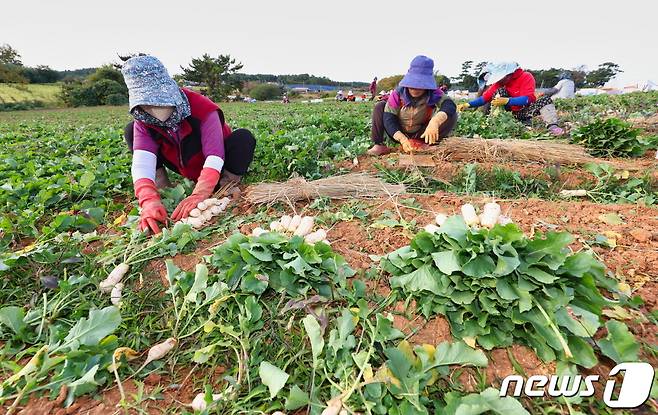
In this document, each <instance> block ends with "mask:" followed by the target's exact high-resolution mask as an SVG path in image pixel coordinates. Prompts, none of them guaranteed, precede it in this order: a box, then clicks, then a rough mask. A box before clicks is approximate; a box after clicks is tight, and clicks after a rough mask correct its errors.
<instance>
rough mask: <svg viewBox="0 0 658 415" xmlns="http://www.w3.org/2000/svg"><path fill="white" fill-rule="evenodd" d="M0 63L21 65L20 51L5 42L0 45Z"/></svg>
mask: <svg viewBox="0 0 658 415" xmlns="http://www.w3.org/2000/svg"><path fill="white" fill-rule="evenodd" d="M0 63H1V64H5V65H17V66H22V65H23V63H22V62H21V55H20V53H18V51H17V50H16V49H14V48H12V47H11V46H10V45H8V44H6V43H5V44H4V45H1V46H0Z"/></svg>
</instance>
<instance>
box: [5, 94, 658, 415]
mask: <svg viewBox="0 0 658 415" xmlns="http://www.w3.org/2000/svg"><path fill="white" fill-rule="evenodd" d="M557 107H558V111H559V112H560V116H561V118H562V119H563V120H564V122H565V125H566V127H567V129H568V131H569V133H570V134H569V138H567V139H564V140H563V142H569V143H572V144H574V145H580V146H582V147H583V148H585V150H587V151H588V152H589V153H590V154H592V155H593V156H596V157H599V158H600V159H601V160H603V161H609V162H612V163H599V164H587V165H568V164H562V163H541V162H531V161H528V162H514V161H509V160H500V162H495V163H491V162H486V163H485V162H469V161H465V160H449V159H448V160H446V159H439V158H437V157H433V162H432V165H428V166H409V165H403V164H402V163H401V155H402V152H401V150H400V149H399V148H398V147H395V150H396V151H394V152H393V153H391V154H389V155H387V156H385V157H382V158H372V157H368V156H366V155H365V151H366V150H367V149H368V148H369V147H370V145H371V142H370V114H371V111H372V104H370V103H334V102H331V103H318V104H302V103H293V104H289V105H284V104H278V103H257V104H243V103H232V104H224V105H222V109H223V110H224V113H225V114H226V118H227V121H228V123H229V124H230V125H231V126H232V127H233V128H248V129H250V130H251V131H252V132H253V133H254V135H255V136H256V140H257V147H256V155H255V158H254V161H253V163H252V165H251V168H250V171H249V173H248V175H247V176H246V178H245V182H244V183H242V184H241V185H240V187H241V189H242V196H239V195H238V196H235V197H234V198H233V199H232V200H231V202H230V204H229V206H228V208H227V209H226V210H225V211H224V212H223V214H221V215H219V216H217V217H215V218H213V220H212V222H211V223H210V224H209V226H206V227H203V228H198V229H197V228H193V227H191V226H189V225H187V224H176V225H174V224H170V225H169V226H168V228H167V229H165V230H164V231H163V233H162V234H159V235H156V236H152V237H151V236H147V235H145V234H142V233H140V232H139V231H138V230H137V221H138V218H139V213H138V206H137V202H136V200H135V198H134V195H133V187H132V181H131V175H130V164H131V155H130V152H129V151H128V148H127V147H126V144H125V142H124V140H123V137H122V134H123V128H124V126H125V124H126V123H127V122H128V121H130V116H129V115H128V113H127V109H126V108H119V107H97V108H76V109H57V110H40V111H24V112H23V111H17V112H7V113H0V144H2V145H1V146H0V160H2V163H0V413H21V411H24V412H23V413H36V412H30V411H37V410H41V411H45V412H43V413H51V412H52V413H58V412H57V411H58V410H60V409H61V410H65V411H68V412H66V413H95V414H104V413H131V414H132V413H135V414H137V413H154V414H155V413H180V414H183V413H194V412H196V413H217V414H238V413H240V414H244V413H250V414H274V413H277V411H280V412H278V413H286V414H302V413H310V414H338V413H348V414H356V413H358V414H484V413H494V414H505V415H508V414H529V413H531V414H535V413H543V414H557V413H571V414H590V413H600V414H606V413H628V414H634V413H652V412H651V411H658V403H657V401H656V399H658V382H657V381H656V380H655V378H654V384H653V388H652V390H651V392H650V397H649V398H648V399H647V400H646V402H644V403H643V404H642V406H641V407H640V408H639V409H632V410H631V409H629V410H620V409H617V410H614V412H613V410H612V409H610V408H607V407H606V406H605V404H604V402H603V400H602V393H603V387H601V388H599V389H597V390H596V393H595V394H594V396H590V397H577V396H576V397H551V396H549V395H546V396H544V397H541V398H534V399H530V398H527V397H520V398H515V397H511V396H508V397H500V396H499V389H500V387H501V383H502V380H503V379H504V378H505V377H506V376H508V375H513V374H518V375H522V376H524V377H527V376H531V375H547V376H552V375H576V374H580V375H583V376H585V375H587V374H598V375H601V376H602V377H606V376H608V374H609V373H610V370H611V369H612V368H613V367H614V366H615V365H616V364H618V363H622V362H631V361H643V362H648V363H650V364H651V365H652V366H653V367H654V368H655V367H656V366H657V365H658V338H657V337H656V336H657V333H658V330H657V328H658V327H657V325H658V168H657V166H658V164H657V162H656V159H655V151H656V148H658V136H657V135H656V134H658V132H657V131H656V120H657V119H658V118H657V111H658V93H655V92H654V93H634V94H628V95H620V96H595V97H583V98H576V99H573V100H561V101H559V102H558V104H557ZM454 135H455V136H459V137H463V138H464V139H467V138H484V139H522V140H536V141H539V142H548V141H549V140H551V138H550V137H549V136H548V135H547V134H546V133H545V129H544V128H543V126H541V125H534V126H532V127H531V128H528V127H526V126H523V125H521V124H520V123H518V122H516V121H515V120H514V119H513V118H512V117H511V116H508V114H501V115H499V116H496V117H489V118H486V117H484V116H483V115H482V114H480V113H478V112H466V113H463V114H461V118H460V120H459V124H458V126H457V128H456V131H455V132H454ZM429 154H430V156H431V155H432V154H433V153H429ZM616 162H619V165H621V163H624V165H625V166H628V168H617V167H614V166H615V164H614V163H616ZM351 172H362V173H369V174H371V175H374V176H376V177H379V178H380V179H381V180H382V181H384V182H387V183H391V184H404V185H405V187H406V192H405V193H403V194H401V195H390V196H385V197H381V198H378V199H367V200H364V199H342V200H336V199H334V200H332V199H329V198H327V197H316V198H311V199H310V200H303V201H294V202H293V201H291V202H288V203H284V202H277V203H272V204H254V203H251V202H249V200H248V199H247V198H246V197H244V195H245V194H247V192H248V190H249V186H252V185H255V184H258V183H263V182H283V181H286V180H288V179H290V178H292V177H297V176H301V177H303V178H305V179H306V180H309V181H310V180H317V179H321V178H326V177H332V176H338V175H342V174H346V173H351ZM170 177H171V179H172V182H174V185H175V187H172V188H169V189H165V190H162V191H161V195H162V198H163V202H164V204H165V207H166V208H167V210H168V212H169V213H170V214H171V212H172V211H173V209H174V208H175V206H176V205H177V204H178V202H179V201H181V200H182V199H183V198H184V197H185V195H186V194H189V193H190V191H191V189H192V188H193V185H194V184H193V183H192V182H190V181H187V180H184V179H182V178H181V177H180V176H177V175H175V174H172V175H170ZM565 190H579V191H580V196H578V197H568V196H565V193H564V191H565ZM566 194H567V195H568V193H566ZM492 203H496V204H497V205H498V206H499V208H500V212H499V213H500V216H504V217H505V218H507V219H509V221H508V222H507V221H505V222H503V221H500V220H497V219H496V220H495V221H494V223H491V225H490V226H485V224H484V222H482V223H480V222H473V223H470V222H469V220H468V217H467V215H466V214H464V213H463V212H464V210H463V207H464V206H465V205H472V206H473V207H474V209H475V210H476V211H477V212H478V213H481V212H483V211H484V209H485V206H487V204H492ZM489 206H492V205H489ZM295 215H298V216H309V217H313V222H312V223H313V224H312V225H311V222H310V221H309V222H308V224H309V229H308V231H310V230H311V229H318V230H319V229H322V230H325V231H326V241H325V240H319V241H317V242H315V241H314V242H309V240H308V239H304V237H303V236H304V235H301V236H300V234H294V229H292V228H291V229H288V228H283V227H279V226H278V225H277V224H279V225H280V223H281V222H282V219H281V218H282V216H290V217H295ZM480 218H481V217H480ZM496 218H498V215H496ZM272 222H276V223H277V224H272ZM271 224H272V225H271ZM428 224H432V225H433V226H432V227H428V226H427V225H428ZM255 228H261V230H260V231H256V232H254V229H255ZM261 231H262V232H261ZM120 264H125V266H124V265H120ZM120 266H121V267H124V268H122V269H119V270H118V271H115V272H116V274H114V275H115V276H118V275H119V274H121V275H120V276H119V278H122V279H121V281H122V283H123V290H122V291H121V292H120V294H119V297H116V298H117V299H116V301H115V297H112V295H110V294H109V293H108V292H105V291H104V290H102V289H101V282H102V281H103V280H105V279H106V278H108V275H109V274H111V273H112V272H113V270H114V269H115V268H118V267H120ZM119 271H120V272H119ZM599 386H601V385H599ZM640 411H645V412H640ZM62 413H63V412H62Z"/></svg>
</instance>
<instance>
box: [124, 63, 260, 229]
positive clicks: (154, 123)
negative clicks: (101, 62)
mask: <svg viewBox="0 0 658 415" xmlns="http://www.w3.org/2000/svg"><path fill="white" fill-rule="evenodd" d="M121 72H122V74H123V77H124V79H125V81H126V85H127V86H128V96H129V106H130V108H129V111H130V115H132V117H133V119H134V120H133V121H131V122H129V123H128V125H127V126H126V128H125V131H124V137H125V140H126V143H127V144H128V147H129V148H130V150H131V151H132V154H133V155H132V179H133V184H134V187H135V196H136V197H137V199H138V201H139V207H140V221H139V228H140V229H141V230H150V231H152V232H153V233H159V232H160V224H164V223H166V222H167V211H166V209H165V207H164V205H163V204H162V201H161V199H160V194H159V193H158V188H163V187H167V186H171V183H169V178H168V177H167V170H166V169H165V168H168V169H170V170H172V171H174V172H176V173H178V174H180V175H181V176H183V177H185V178H187V179H190V180H192V181H194V182H196V185H195V187H194V190H193V191H192V194H191V195H190V196H188V197H186V198H185V199H183V201H182V202H180V204H179V205H178V206H177V207H176V209H175V210H174V212H173V214H172V216H171V219H172V220H173V221H178V220H180V219H182V218H185V217H187V216H188V215H189V213H190V211H191V210H192V209H194V208H196V206H197V204H198V203H199V202H201V201H203V200H205V199H207V198H209V197H210V196H211V195H212V193H213V192H214V191H215V189H217V188H218V187H220V186H223V185H226V184H229V183H237V182H239V181H240V179H241V177H242V176H243V175H244V174H246V173H247V169H248V168H249V165H250V164H251V161H252V160H253V157H254V150H255V147H256V139H255V138H254V136H253V134H251V132H249V131H248V130H245V129H238V130H235V131H232V130H231V128H230V127H229V126H228V124H227V123H226V121H225V119H224V113H223V112H222V110H221V109H220V108H219V106H217V104H215V103H214V102H213V101H211V100H210V99H209V98H206V97H204V96H203V95H201V94H199V93H196V92H194V91H191V90H188V89H184V88H179V87H178V85H177V84H176V82H175V81H174V80H173V79H172V78H171V77H170V76H169V74H168V72H167V70H166V69H165V67H164V65H163V64H162V63H161V62H160V61H159V60H158V59H157V58H155V57H153V56H148V55H142V56H135V57H132V58H130V59H128V60H127V61H126V62H125V63H124V65H123V67H122V69H121Z"/></svg>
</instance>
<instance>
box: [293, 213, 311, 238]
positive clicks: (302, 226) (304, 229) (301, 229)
mask: <svg viewBox="0 0 658 415" xmlns="http://www.w3.org/2000/svg"><path fill="white" fill-rule="evenodd" d="M313 225H315V218H314V217H313V216H304V217H303V218H302V220H301V222H300V223H299V226H298V227H297V229H295V235H298V236H306V235H308V234H309V233H310V232H311V231H312V230H313Z"/></svg>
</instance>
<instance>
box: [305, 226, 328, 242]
mask: <svg viewBox="0 0 658 415" xmlns="http://www.w3.org/2000/svg"><path fill="white" fill-rule="evenodd" d="M326 238H327V231H325V230H324V229H318V230H317V231H315V232H311V233H309V234H308V235H306V236H305V237H304V241H306V243H309V244H314V243H316V242H320V241H322V240H324V239H326Z"/></svg>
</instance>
